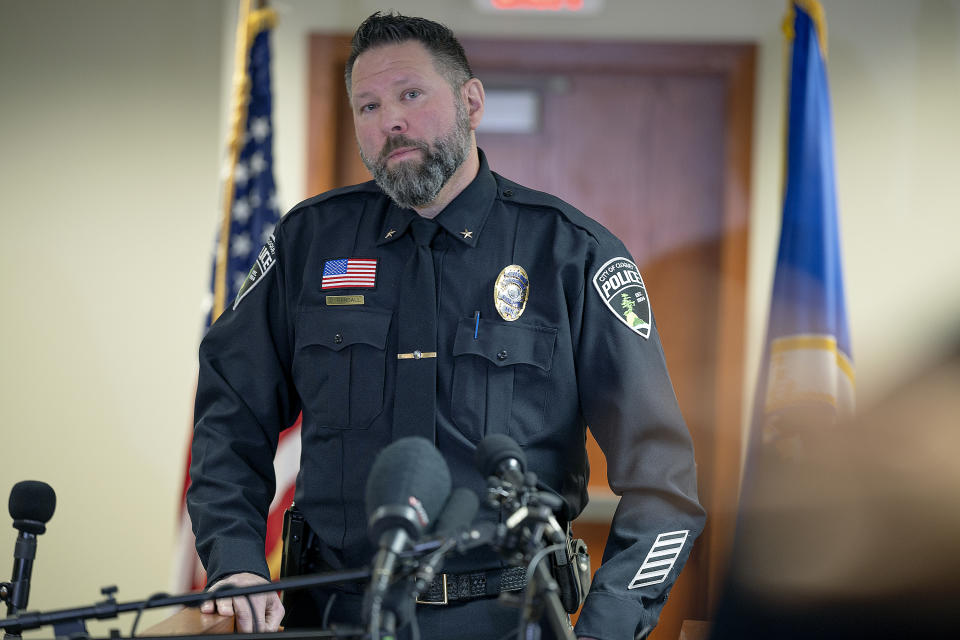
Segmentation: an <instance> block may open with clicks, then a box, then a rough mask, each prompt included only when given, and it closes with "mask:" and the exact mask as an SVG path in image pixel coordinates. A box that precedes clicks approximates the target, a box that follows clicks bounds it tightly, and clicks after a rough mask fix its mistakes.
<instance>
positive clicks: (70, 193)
mask: <svg viewBox="0 0 960 640" xmlns="http://www.w3.org/2000/svg"><path fill="white" fill-rule="evenodd" d="M471 2H472V0H450V1H446V0H444V1H439V0H437V1H429V0H419V1H402V0H392V2H390V3H388V5H389V6H393V7H396V8H398V9H400V10H402V11H405V12H409V13H420V14H424V15H428V16H430V17H434V18H436V19H439V20H442V21H445V22H447V23H448V24H450V25H451V26H452V27H454V29H456V30H457V31H458V32H460V33H463V34H476V35H503V36H512V37H525V36H530V37H553V36H558V37H560V36H562V37H585V38H594V37H596V38H628V39H662V40H671V41H717V40H721V41H722V40H737V41H752V42H756V43H757V44H758V45H759V57H758V69H757V71H758V73H757V98H756V114H755V123H756V126H755V131H754V155H753V164H754V187H753V193H752V219H751V229H752V237H751V244H750V276H749V277H750V280H749V290H748V296H749V300H748V326H747V331H748V351H747V353H746V357H747V364H748V376H747V381H746V387H747V394H748V395H749V390H750V389H752V386H753V384H754V376H755V370H756V365H757V360H758V358H759V351H760V345H761V340H762V332H763V327H764V324H765V321H766V309H767V304H768V298H769V288H770V281H771V277H772V268H773V259H774V254H775V251H776V238H777V233H778V228H779V215H780V214H779V190H780V184H779V183H780V167H781V157H782V140H781V127H782V100H783V84H784V76H783V58H782V38H781V34H780V21H781V18H782V14H783V4H784V3H782V2H778V1H773V0H725V1H722V2H718V1H716V0H636V1H634V0H607V2H606V9H605V10H604V12H603V13H601V14H599V15H596V16H593V17H589V18H585V19H573V18H570V17H564V16H556V17H552V18H547V17H542V16H541V17H528V16H516V17H510V18H498V17H493V16H490V15H485V14H478V13H476V12H475V11H474V10H473V9H472V4H471ZM824 4H825V6H826V10H827V17H828V21H829V26H830V60H829V72H830V80H831V88H832V91H833V104H834V128H835V131H836V145H837V149H836V155H837V182H838V190H839V194H840V195H839V197H840V211H841V218H842V228H843V248H844V253H845V255H844V259H845V264H846V276H847V289H848V304H849V307H850V319H851V329H852V333H853V340H854V358H855V361H856V366H857V372H858V386H859V394H860V398H861V400H863V401H865V402H868V403H869V402H870V401H871V400H872V399H874V398H877V397H878V396H879V395H882V394H883V393H885V392H886V391H887V390H888V389H889V388H890V387H891V385H893V384H894V383H895V382H896V381H897V380H898V379H900V378H901V377H902V376H904V375H906V374H907V373H908V372H909V371H910V370H912V369H914V368H915V367H917V366H918V365H919V364H920V363H922V362H924V361H925V360H926V359H927V358H929V357H930V356H931V355H932V354H934V353H936V352H937V350H938V349H940V348H941V347H942V345H944V344H945V343H947V342H949V341H950V340H951V339H952V338H953V337H955V336H956V335H957V333H958V329H957V321H956V319H957V318H960V293H958V292H957V289H958V286H957V285H958V283H960V258H958V257H957V254H958V252H957V251H956V250H953V249H952V247H951V245H952V244H954V243H955V238H957V237H960V215H957V213H958V212H957V205H956V195H957V194H958V193H960V188H958V187H957V183H958V176H960V161H958V160H957V155H956V149H958V148H960V124H958V121H960V120H958V118H957V115H956V114H957V111H958V106H960V0H951V1H948V0H917V1H914V2H902V1H899V0H832V1H831V0H826V1H825V2H824ZM274 5H275V6H276V7H277V8H278V10H279V12H280V21H281V22H280V26H279V28H278V29H277V32H276V36H275V37H274V41H273V44H274V51H275V61H276V64H275V67H274V87H275V100H276V111H275V121H276V129H277V132H276V135H277V139H276V144H277V146H276V156H277V160H276V172H277V182H278V188H279V199H280V202H281V204H282V205H283V206H284V207H287V206H290V205H292V204H294V203H295V202H297V201H298V200H300V199H302V198H303V197H305V196H307V195H310V194H307V193H305V184H306V179H305V175H304V165H305V158H306V150H305V148H304V132H305V117H306V116H305V104H306V96H305V92H304V84H305V78H306V67H305V62H306V41H305V36H306V34H307V33H309V32H310V31H312V30H329V31H349V30H351V29H352V28H353V27H354V26H355V25H356V24H357V23H358V22H359V21H360V20H361V19H362V18H363V17H364V16H366V15H367V14H369V13H370V12H372V11H373V10H374V9H376V8H378V7H379V6H380V3H378V2H372V1H368V0H342V1H340V0H337V1H333V0H332V1H329V2H308V1H306V0H275V2H274ZM234 7H235V0H221V1H219V2H212V1H210V2H188V1H186V0H184V1H181V2H177V1H168V0H164V1H144V2H135V3H134V2H120V1H117V2H102V1H101V2H84V3H71V2H32V1H29V0H22V1H19V0H18V1H11V0H3V1H0V14H2V15H3V19H0V220H2V222H3V228H4V229H5V230H6V233H7V238H8V240H7V242H6V243H5V247H4V250H3V251H2V252H0V267H2V271H0V274H2V278H0V299H2V300H3V305H4V307H3V309H4V312H3V315H2V319H0V323H2V324H0V327H2V342H0V344H2V352H0V376H2V378H0V429H2V439H0V451H2V452H3V455H2V458H0V463H2V464H0V495H3V496H5V495H6V492H7V491H8V490H9V487H10V486H12V485H13V483H14V482H16V481H18V480H22V479H27V478H33V479H42V480H46V481H47V482H50V483H51V484H52V485H53V486H54V488H55V489H56V490H57V493H58V498H59V506H58V509H57V513H56V515H55V516H54V519H53V520H52V522H51V523H50V528H49V531H48V533H47V534H45V535H44V536H43V537H42V538H41V539H40V546H39V555H38V560H37V565H36V570H35V574H34V575H35V581H34V590H33V595H32V597H31V605H32V608H40V609H51V608H58V607H66V606H72V605H78V604H82V603H87V602H91V601H93V600H94V599H96V598H97V597H99V593H98V589H99V587H100V586H102V585H105V584H112V583H117V584H119V585H120V587H121V592H120V596H121V599H122V600H131V599H139V598H143V597H146V596H147V595H149V594H150V593H153V592H154V591H159V590H165V589H168V588H170V582H169V576H170V566H171V563H172V555H173V547H174V534H175V515H176V510H177V504H178V500H179V494H178V492H179V482H180V476H181V473H182V465H183V461H182V454H183V451H184V447H185V443H186V439H187V424H188V422H189V417H190V412H191V407H190V404H191V397H192V393H193V384H194V376H195V368H196V365H195V362H194V358H195V352H196V345H197V340H198V337H199V330H200V324H201V318H200V315H201V314H200V308H201V301H202V298H203V296H204V294H205V291H206V288H207V279H208V277H209V275H208V270H209V253H210V250H211V247H212V242H213V234H214V228H215V223H216V216H217V214H216V209H217V202H218V185H217V176H218V169H219V164H220V160H221V158H222V140H223V138H224V134H225V130H226V106H225V101H226V95H227V93H228V92H227V87H228V86H229V78H230V74H231V73H232V69H231V64H232V57H231V53H230V47H231V43H230V38H231V37H232V30H233V26H234V25H233V20H234ZM654 295H655V294H654ZM0 521H2V518H0ZM4 535H5V537H4V536H0V567H2V566H4V564H3V562H4V561H3V560H2V559H3V554H10V553H12V546H13V540H14V531H13V529H9V530H8V533H7V534H4ZM7 550H9V551H7ZM0 577H2V574H0ZM115 624H116V623H114V625H115ZM128 625H129V619H128V620H126V621H125V622H124V628H128ZM109 626H111V625H110V623H103V624H101V625H98V626H96V627H94V628H95V629H100V630H104V629H107V628H109Z"/></svg>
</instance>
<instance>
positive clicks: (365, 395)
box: [188, 13, 704, 640]
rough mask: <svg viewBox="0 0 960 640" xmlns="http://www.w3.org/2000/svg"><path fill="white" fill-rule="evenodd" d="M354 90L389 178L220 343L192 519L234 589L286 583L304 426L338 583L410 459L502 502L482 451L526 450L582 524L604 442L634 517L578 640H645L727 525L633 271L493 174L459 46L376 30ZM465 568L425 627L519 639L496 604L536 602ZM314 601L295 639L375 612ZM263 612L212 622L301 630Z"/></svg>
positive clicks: (555, 203)
mask: <svg viewBox="0 0 960 640" xmlns="http://www.w3.org/2000/svg"><path fill="white" fill-rule="evenodd" d="M346 83H347V89H348V94H349V97H350V105H351V107H352V111H353V118H354V125H355V130H356V136H357V141H358V143H359V147H360V153H361V157H362V158H363V161H364V163H365V164H366V165H367V167H368V168H369V169H370V171H371V173H372V174H373V176H374V181H372V182H369V183H365V184H361V185H357V186H353V187H347V188H343V189H336V190H334V191H330V192H328V193H325V194H322V195H319V196H316V197H314V198H312V199H309V200H307V201H305V202H303V203H301V204H299V205H297V206H296V207H294V208H293V209H292V210H291V211H290V212H289V213H288V214H287V215H286V216H285V217H284V218H283V220H282V221H281V222H280V224H279V225H278V226H277V229H276V231H275V234H274V236H273V237H272V238H271V239H270V241H269V242H268V243H267V247H266V251H265V252H263V253H262V254H261V255H262V256H263V259H262V260H261V262H262V263H263V264H261V265H260V269H258V270H255V271H254V272H252V273H253V275H251V277H250V278H249V279H248V281H247V283H246V284H245V285H244V287H243V288H242V289H241V292H240V294H239V295H238V297H237V300H236V301H235V302H234V304H233V306H232V308H230V309H228V310H227V311H226V312H225V313H224V314H223V315H222V316H221V317H220V319H219V320H218V321H217V322H216V323H215V324H214V326H213V327H212V328H211V329H210V331H209V332H208V334H207V336H206V337H205V339H204V341H203V343H202V345H201V347H200V379H199V389H198V392H197V407H196V416H197V422H196V427H195V433H194V441H193V450H192V464H191V469H190V472H191V477H192V480H193V483H192V486H191V488H190V491H189V494H188V505H189V508H190V514H191V517H192V520H193V523H194V530H195V533H196V537H197V549H198V551H199V553H200V557H201V559H202V560H203V563H204V566H205V567H206V569H207V573H208V577H209V580H210V582H211V584H214V585H217V584H236V585H244V584H253V583H256V582H263V581H265V580H266V579H267V576H268V575H269V574H268V570H267V566H266V563H265V560H264V554H263V549H264V535H265V515H266V513H267V509H268V506H269V504H270V501H271V499H272V497H273V491H274V480H273V463H272V460H273V453H274V451H275V449H276V446H277V439H278V435H279V432H280V430H281V429H282V428H283V427H285V426H286V425H288V424H291V423H292V422H293V420H294V418H295V417H296V416H297V414H298V413H299V412H301V411H302V413H303V423H302V431H301V434H302V435H301V437H302V457H301V466H300V472H299V476H298V480H297V489H296V503H297V505H298V507H299V508H300V510H301V511H302V513H303V515H304V517H305V519H306V523H307V524H308V525H309V528H310V531H311V533H310V537H311V540H312V545H311V551H310V553H311V562H312V563H313V564H314V566H317V565H320V566H322V567H323V568H325V569H328V570H333V569H340V568H347V567H356V566H362V565H364V564H367V563H368V562H369V561H370V558H371V555H372V549H371V546H370V544H369V542H368V541H367V537H366V521H365V515H364V514H365V506H364V500H363V490H364V483H365V479H366V477H367V473H368V472H369V469H370V466H371V464H372V461H373V459H374V457H375V455H376V453H377V452H378V451H379V450H380V449H382V448H383V447H384V446H386V445H387V444H389V443H390V442H391V441H392V440H395V439H397V438H399V437H402V436H406V435H421V436H424V437H427V438H429V439H431V440H432V441H433V442H435V443H436V446H437V448H438V449H439V451H440V452H441V453H442V455H443V456H444V458H445V459H446V461H447V463H448V466H449V467H450V469H451V474H452V477H453V484H454V486H467V487H472V488H474V489H476V490H477V491H483V488H484V486H485V482H484V479H483V478H482V477H481V475H480V473H479V472H478V471H477V470H476V469H475V467H474V464H473V457H474V455H475V449H476V444H477V443H478V442H479V441H480V440H481V439H482V438H483V437H484V436H486V435H488V434H492V433H504V434H507V435H509V436H510V437H512V438H514V439H515V440H516V441H517V442H519V443H520V445H521V446H522V447H523V448H524V450H525V453H526V455H527V458H528V466H529V468H530V469H531V470H532V471H534V472H536V474H537V475H538V477H539V479H540V480H541V482H542V483H543V485H544V486H545V487H546V488H547V489H549V490H552V491H554V492H555V493H557V494H558V495H560V496H562V497H563V498H564V499H565V501H566V505H567V509H566V512H565V513H564V514H562V517H564V518H567V519H569V520H572V519H573V518H575V517H576V516H577V515H578V514H579V513H580V512H581V511H582V510H583V508H584V506H585V505H586V501H587V488H586V487H587V477H588V473H589V471H588V468H587V457H586V452H585V449H584V441H585V440H584V439H585V429H586V428H587V426H588V425H589V427H590V428H591V430H592V431H593V433H594V435H595V437H596V439H597V441H598V442H599V444H600V446H601V448H602V449H603V450H604V453H605V455H606V457H607V467H608V477H609V482H610V486H611V488H612V489H613V491H614V492H615V493H617V494H618V495H620V496H621V500H620V504H619V507H618V509H617V513H616V516H615V518H614V521H613V524H612V529H611V534H610V537H609V540H608V542H607V545H606V552H605V554H604V558H603V563H602V566H601V567H600V569H599V570H598V572H597V574H596V576H595V578H594V582H593V586H592V588H591V591H590V593H589V595H588V596H587V599H586V602H585V604H584V606H583V609H582V612H581V615H580V618H579V621H578V624H577V627H576V633H577V634H578V636H580V637H593V638H599V639H601V640H614V639H619V638H633V637H635V636H643V635H645V634H646V633H648V632H649V631H650V630H651V629H652V628H653V626H654V625H655V624H656V621H657V618H658V615H659V612H660V610H661V608H662V606H663V603H664V601H665V600H666V597H667V593H668V592H669V590H670V587H671V586H672V584H673V582H674V580H675V579H676V576H677V574H678V573H679V571H680V569H681V567H682V566H683V564H684V562H685V561H686V558H687V556H688V555H689V553H690V549H691V546H692V545H693V541H694V540H695V538H696V537H697V535H698V534H699V533H700V531H701V529H702V527H703V522H704V512H703V509H702V508H701V506H700V505H699V503H698V501H697V493H696V478H695V469H694V460H693V450H692V445H691V442H690V437H689V434H688V432H687V429H686V426H685V424H684V422H683V419H682V417H681V415H680V412H679V409H678V407H677V402H676V398H675V395H674V392H673V388H672V385H671V383H670V379H669V376H668V374H667V370H666V365H665V361H664V356H663V351H662V348H661V345H660V340H659V338H658V335H657V330H656V326H655V323H654V319H653V315H652V313H651V311H650V302H649V299H648V296H647V291H646V288H645V285H644V283H643V279H642V277H641V274H640V272H639V270H638V269H637V267H636V264H635V263H634V261H633V258H632V257H631V256H630V254H629V253H628V252H627V250H626V249H625V248H624V246H623V245H622V243H621V242H620V241H619V240H618V239H617V238H615V237H614V236H613V235H612V234H610V233H609V232H608V231H607V230H606V229H604V228H603V227H602V226H600V225H599V224H597V223H596V222H594V221H593V220H591V219H590V218H588V217H586V216H584V215H583V214H582V213H580V212H579V211H577V210H576V209H574V208H573V207H571V206H570V205H568V204H566V203H565V202H563V201H561V200H559V199H557V198H555V197H552V196H550V195H547V194H544V193H540V192H536V191H533V190H530V189H527V188H525V187H522V186H520V185H517V184H515V183H513V182H510V181H509V180H507V179H505V178H503V177H501V176H499V175H497V174H495V173H492V172H491V170H490V168H489V167H488V165H487V161H486V159H485V157H484V155H483V153H482V152H481V151H479V150H478V148H477V146H476V139H475V135H474V131H475V130H476V128H477V126H478V125H479V123H480V120H481V118H482V116H483V108H484V90H483V85H482V84H481V82H480V80H479V79H477V78H476V77H474V76H473V73H472V71H471V70H470V66H469V64H468V62H467V60H466V57H465V55H464V53H463V49H462V47H461V46H460V44H459V43H458V42H457V40H456V39H455V37H454V36H453V34H452V33H451V32H450V30H449V29H447V28H446V27H444V26H442V25H439V24H437V23H435V22H431V21H429V20H425V19H421V18H411V17H405V16H400V15H396V14H386V15H384V14H380V13H377V14H374V15H372V16H370V17H369V18H368V19H367V20H366V21H364V23H363V24H362V25H361V26H360V27H359V29H358V30H357V32H356V33H355V34H354V38H353V43H352V52H351V55H350V59H349V61H348V63H347V68H346ZM481 517H483V518H487V519H491V520H496V519H497V518H498V517H499V514H497V513H495V512H493V511H492V510H489V511H485V512H483V513H482V514H481ZM445 571H448V572H449V574H450V575H449V576H448V578H449V580H448V582H447V585H448V586H447V587H446V588H445V590H444V592H443V594H442V597H441V598H438V600H439V601H440V602H445V603H446V604H440V605H439V606H433V605H430V604H420V605H417V608H416V618H417V620H418V622H419V624H420V629H421V631H422V633H423V636H424V637H427V638H431V637H436V638H440V637H445V638H447V637H448V638H453V637H457V638H498V637H500V636H503V635H504V634H505V633H509V631H510V629H512V628H515V626H516V620H517V615H518V614H517V611H516V610H514V609H508V608H505V607H502V606H499V604H498V601H497V599H496V597H495V596H496V595H497V594H498V593H499V591H501V590H510V589H516V588H519V587H520V586H522V585H517V584H515V582H514V581H513V580H512V574H511V573H510V572H511V571H512V569H510V568H508V567H505V566H503V565H502V564H501V562H500V561H499V559H498V558H497V557H496V555H495V554H493V552H491V551H489V550H480V551H478V552H476V553H474V554H471V555H469V556H468V557H465V558H454V559H452V560H451V561H450V562H448V564H447V565H446V567H445ZM331 596H332V597H333V600H332V601H331ZM309 597H310V598H311V599H312V600H310V603H311V604H310V605H309V606H305V607H302V609H305V610H300V611H296V612H294V611H293V610H292V609H293V607H291V612H290V613H291V616H290V617H289V618H288V623H287V624H301V623H302V624H308V625H313V626H315V625H317V624H319V622H320V620H321V618H320V615H321V612H323V611H324V609H326V614H327V621H328V622H330V621H337V620H341V621H350V618H351V617H352V616H353V617H355V616H356V615H357V612H358V611H359V604H358V603H359V601H360V596H359V594H358V593H356V592H355V591H354V592H351V590H350V589H349V588H348V587H344V588H343V589H342V590H339V591H338V590H333V591H331V592H315V593H311V595H310V596H309ZM252 601H253V606H254V611H253V612H252V613H251V612H250V611H248V610H247V608H246V601H245V600H243V599H238V600H236V601H235V602H231V601H229V600H227V599H221V600H218V601H216V602H210V603H207V604H206V605H205V608H204V611H207V612H212V611H213V610H214V607H216V609H217V610H218V611H219V612H221V613H226V614H230V613H233V612H234V611H236V613H237V615H238V623H239V627H240V628H241V630H250V629H251V628H252V621H251V619H250V617H251V616H255V617H256V619H257V621H258V622H259V626H260V628H264V626H265V627H266V628H271V629H275V628H277V626H278V625H279V623H280V620H281V618H282V616H283V607H282V605H281V603H280V601H279V599H278V598H277V597H276V596H275V595H274V594H270V595H266V596H261V597H257V598H254V599H252ZM294 614H296V615H294ZM352 621H353V622H354V623H358V622H359V621H358V620H356V619H354V620H352Z"/></svg>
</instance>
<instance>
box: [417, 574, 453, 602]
mask: <svg viewBox="0 0 960 640" xmlns="http://www.w3.org/2000/svg"><path fill="white" fill-rule="evenodd" d="M440 575H441V576H442V577H443V600H440V601H436V602H434V601H433V600H421V599H420V598H419V597H418V598H417V604H434V605H440V604H449V603H450V599H449V598H448V597H447V574H445V573H441V574H440Z"/></svg>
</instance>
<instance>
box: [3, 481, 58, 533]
mask: <svg viewBox="0 0 960 640" xmlns="http://www.w3.org/2000/svg"><path fill="white" fill-rule="evenodd" d="M7 506H8V508H9V510H10V517H12V518H13V526H14V527H16V528H17V529H20V530H21V531H26V532H27V533H33V534H41V533H43V532H44V531H46V527H45V526H44V525H46V523H47V522H49V521H50V518H52V517H53V511H54V509H56V507H57V494H56V493H54V491H53V488H52V487H51V486H50V485H48V484H47V483H46V482H38V481H36V480H23V481H22V482H18V483H17V484H15V485H13V489H11V490H10V501H9V502H8V505H7Z"/></svg>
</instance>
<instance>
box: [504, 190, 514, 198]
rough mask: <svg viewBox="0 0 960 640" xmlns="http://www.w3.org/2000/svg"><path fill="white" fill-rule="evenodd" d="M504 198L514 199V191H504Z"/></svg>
mask: <svg viewBox="0 0 960 640" xmlns="http://www.w3.org/2000/svg"><path fill="white" fill-rule="evenodd" d="M503 197H504V198H512V197H513V189H504V191H503Z"/></svg>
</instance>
